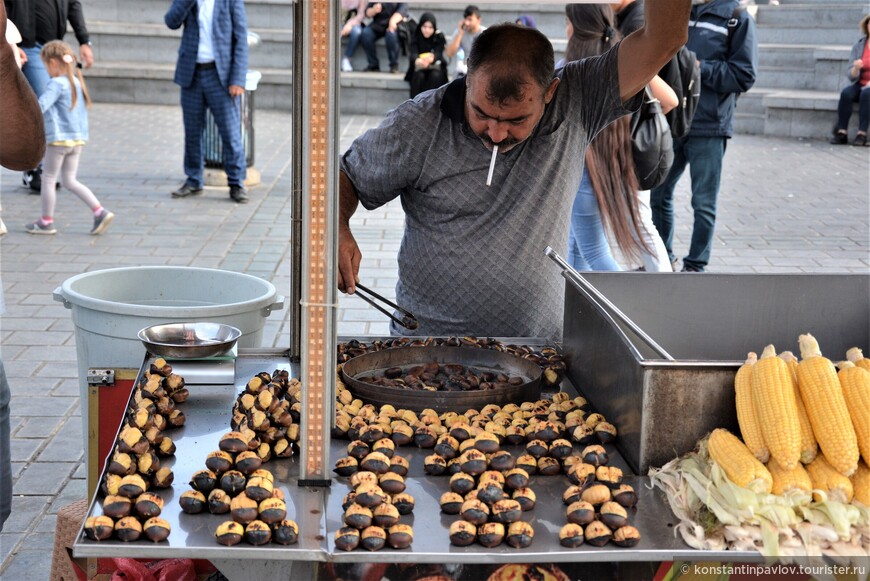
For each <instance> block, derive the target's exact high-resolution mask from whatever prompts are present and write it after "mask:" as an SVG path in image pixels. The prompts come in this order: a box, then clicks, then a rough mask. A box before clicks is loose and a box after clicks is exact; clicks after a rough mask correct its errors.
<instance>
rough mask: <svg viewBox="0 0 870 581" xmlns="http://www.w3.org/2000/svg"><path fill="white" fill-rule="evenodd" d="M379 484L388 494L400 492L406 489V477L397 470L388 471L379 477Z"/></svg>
mask: <svg viewBox="0 0 870 581" xmlns="http://www.w3.org/2000/svg"><path fill="white" fill-rule="evenodd" d="M378 485H379V486H380V487H381V489H382V490H383V491H384V492H386V493H387V494H399V493H400V492H404V491H405V479H404V478H402V477H401V476H399V475H398V474H396V473H395V472H386V473H385V474H381V477H380V478H378Z"/></svg>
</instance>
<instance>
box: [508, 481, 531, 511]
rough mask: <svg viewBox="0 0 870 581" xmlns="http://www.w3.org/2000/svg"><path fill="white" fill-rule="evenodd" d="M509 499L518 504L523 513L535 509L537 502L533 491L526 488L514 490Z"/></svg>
mask: <svg viewBox="0 0 870 581" xmlns="http://www.w3.org/2000/svg"><path fill="white" fill-rule="evenodd" d="M511 498H513V499H514V500H516V501H517V502H518V503H520V508H521V509H523V512H526V511H529V510H532V509H533V508H535V503H536V501H537V496H535V491H534V490H532V489H531V488H529V487H528V486H526V487H525V488H519V489H517V490H514V492H513V494H512V495H511Z"/></svg>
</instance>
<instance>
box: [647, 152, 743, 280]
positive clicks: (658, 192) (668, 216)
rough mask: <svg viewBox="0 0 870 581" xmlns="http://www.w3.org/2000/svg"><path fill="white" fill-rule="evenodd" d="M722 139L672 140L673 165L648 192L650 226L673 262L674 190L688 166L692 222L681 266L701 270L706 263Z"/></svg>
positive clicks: (720, 169)
mask: <svg viewBox="0 0 870 581" xmlns="http://www.w3.org/2000/svg"><path fill="white" fill-rule="evenodd" d="M725 143H726V139H725V138H724V137H685V138H683V139H675V140H674V165H672V166H671V171H670V172H669V173H668V177H666V178H665V181H664V183H662V185H660V186H658V187H656V188H653V189H652V190H651V192H650V206H651V207H652V212H653V223H654V224H655V225H656V229H657V230H658V231H659V234H660V235H661V237H662V240H663V241H664V243H665V248H667V250H668V256H669V257H670V259H671V262H673V261H674V260H675V259H676V257H675V255H674V251H673V242H674V187H675V186H676V185H677V182H678V181H680V176H682V175H683V171H684V170H685V169H686V164H688V165H689V175H690V177H691V178H692V210H693V211H694V216H695V222H694V225H693V227H692V243H691V245H690V246H689V254H688V255H686V256H685V257H684V258H683V266H684V267H688V268H691V269H694V270H698V271H703V270H704V267H706V266H707V264H708V263H709V262H710V250H711V248H712V246H713V230H714V228H715V226H716V200H717V198H718V197H719V182H720V181H721V178H722V158H723V157H724V156H725Z"/></svg>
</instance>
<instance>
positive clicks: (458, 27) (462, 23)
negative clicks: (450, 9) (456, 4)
mask: <svg viewBox="0 0 870 581" xmlns="http://www.w3.org/2000/svg"><path fill="white" fill-rule="evenodd" d="M456 30H458V31H459V36H462V33H463V32H465V19H464V18H463V19H462V20H460V21H459V24H457V25H456Z"/></svg>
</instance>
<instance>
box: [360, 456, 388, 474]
mask: <svg viewBox="0 0 870 581" xmlns="http://www.w3.org/2000/svg"><path fill="white" fill-rule="evenodd" d="M359 466H360V468H362V469H363V470H368V471H369V472H374V473H375V474H385V473H387V472H389V471H390V459H389V458H388V457H387V456H386V455H384V454H382V453H381V452H369V454H368V455H366V457H365V458H363V459H362V460H361V461H360V463H359Z"/></svg>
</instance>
